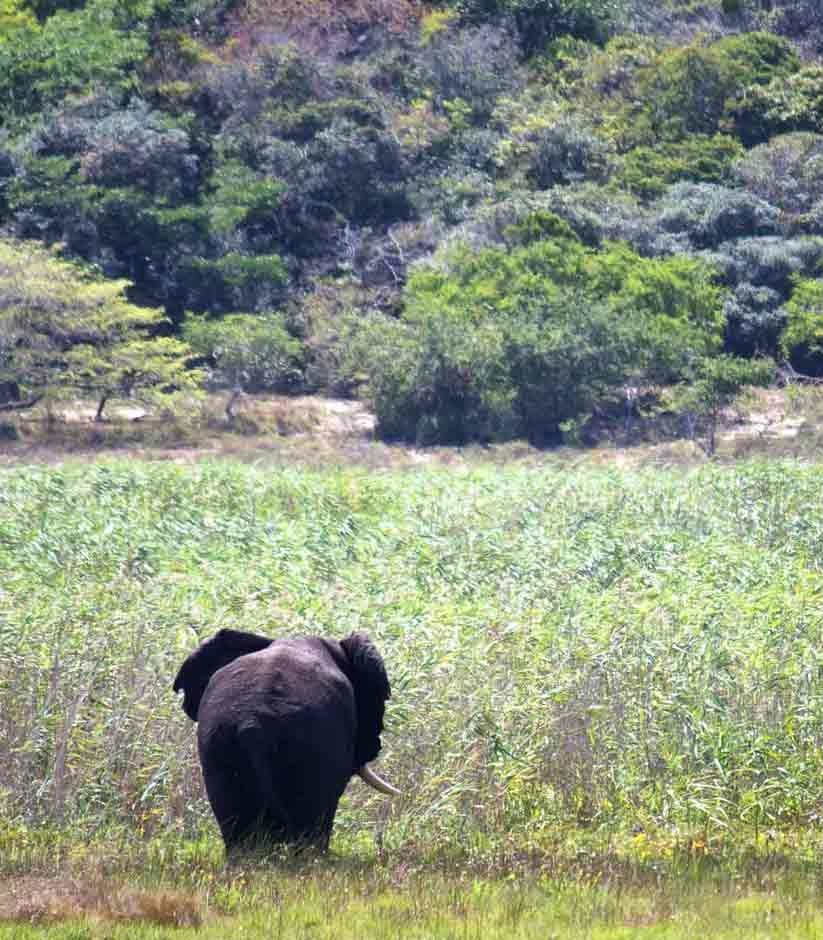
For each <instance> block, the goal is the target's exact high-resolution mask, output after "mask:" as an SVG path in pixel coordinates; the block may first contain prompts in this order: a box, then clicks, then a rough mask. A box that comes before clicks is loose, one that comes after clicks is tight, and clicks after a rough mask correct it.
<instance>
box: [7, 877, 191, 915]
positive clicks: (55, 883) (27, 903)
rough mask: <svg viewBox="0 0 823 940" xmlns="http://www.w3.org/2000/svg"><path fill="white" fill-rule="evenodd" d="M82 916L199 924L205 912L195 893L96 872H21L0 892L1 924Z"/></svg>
mask: <svg viewBox="0 0 823 940" xmlns="http://www.w3.org/2000/svg"><path fill="white" fill-rule="evenodd" d="M82 918H92V919H95V920H102V921H107V922H111V923H128V922H132V921H141V922H146V923H151V924H157V925H158V926H163V927H199V926H201V925H202V924H203V921H204V914H203V905H202V902H201V900H200V899H199V898H198V897H197V896H195V895H192V894H187V893H185V892H182V891H175V890H169V889H163V888H161V889H158V890H155V891H148V890H145V891H140V890H133V889H130V888H124V887H122V886H118V885H115V884H112V883H111V882H109V881H106V880H97V879H95V878H90V879H88V880H84V881H80V880H79V879H77V878H66V877H64V878H41V877H25V878H17V879H13V880H12V881H11V882H10V883H7V884H6V885H5V886H4V893H3V895H2V896H0V924H3V923H18V924H51V923H56V922H59V921H64V920H79V919H82Z"/></svg>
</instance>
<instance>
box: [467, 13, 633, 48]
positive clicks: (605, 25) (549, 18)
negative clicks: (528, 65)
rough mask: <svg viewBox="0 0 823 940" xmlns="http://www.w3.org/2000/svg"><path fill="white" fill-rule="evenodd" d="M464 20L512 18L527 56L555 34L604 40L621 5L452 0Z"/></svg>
mask: <svg viewBox="0 0 823 940" xmlns="http://www.w3.org/2000/svg"><path fill="white" fill-rule="evenodd" d="M452 5H453V6H454V7H455V8H456V9H457V10H458V11H459V12H460V15H461V17H462V19H463V20H465V21H466V22H470V23H477V22H485V21H487V20H489V19H494V18H498V17H507V16H509V17H512V18H513V19H514V21H515V23H516V25H517V29H518V32H519V34H520V41H521V44H522V46H523V50H524V52H525V53H526V54H527V55H532V54H534V53H536V52H540V51H542V50H543V49H544V48H545V47H546V45H547V43H549V42H550V41H551V40H552V39H555V38H556V37H558V36H563V35H571V36H575V37H578V38H581V39H590V40H594V41H597V42H601V41H604V40H605V39H606V37H607V36H608V33H609V30H610V28H611V25H612V21H613V19H614V17H615V14H616V13H617V12H618V11H619V10H620V9H621V7H622V4H621V3H618V2H615V0H452Z"/></svg>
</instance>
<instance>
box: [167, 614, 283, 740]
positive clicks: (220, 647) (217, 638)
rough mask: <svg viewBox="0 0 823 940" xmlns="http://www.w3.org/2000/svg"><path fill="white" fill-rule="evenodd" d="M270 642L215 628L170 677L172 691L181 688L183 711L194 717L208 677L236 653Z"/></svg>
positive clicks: (245, 652)
mask: <svg viewBox="0 0 823 940" xmlns="http://www.w3.org/2000/svg"><path fill="white" fill-rule="evenodd" d="M271 643H272V640H270V639H269V638H268V637H265V636H258V635H257V634H256V633H244V632H243V631H241V630H218V631H217V633H215V635H214V636H213V637H211V638H210V639H208V640H205V641H204V642H202V643H201V644H200V646H198V647H197V649H196V650H195V651H194V652H193V653H192V654H191V656H189V657H188V659H187V660H186V661H185V662H184V663H183V665H182V666H181V667H180V671H179V672H178V673H177V678H176V679H175V680H174V686H173V688H174V691H175V692H179V691H180V690H181V689H182V690H183V711H184V712H185V713H186V714H187V715H188V716H189V718H191V720H192V721H197V713H198V711H199V710H200V699H201V698H203V693H204V692H205V691H206V686H207V685H208V684H209V679H211V677H212V676H213V675H214V674H215V673H216V672H217V670H218V669H222V668H223V666H227V665H228V664H229V663H231V662H234V660H235V659H237V657H238V656H246V655H247V654H248V653H257V652H258V651H259V650H262V649H265V648H266V647H267V646H269V645H270V644H271Z"/></svg>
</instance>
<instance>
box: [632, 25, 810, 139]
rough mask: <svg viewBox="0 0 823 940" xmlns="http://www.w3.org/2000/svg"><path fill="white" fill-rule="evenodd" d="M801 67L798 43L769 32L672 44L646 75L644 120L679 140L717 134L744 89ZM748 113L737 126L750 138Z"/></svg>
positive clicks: (642, 89) (654, 129)
mask: <svg viewBox="0 0 823 940" xmlns="http://www.w3.org/2000/svg"><path fill="white" fill-rule="evenodd" d="M799 67H800V62H799V59H798V57H797V54H796V53H795V52H794V50H793V48H792V46H791V45H790V44H789V43H788V42H787V41H786V40H783V39H780V38H779V37H777V36H773V35H771V34H769V33H747V34H743V35H740V36H730V37H727V38H726V39H721V40H719V41H717V42H715V43H713V44H712V45H710V46H699V45H696V44H692V45H690V46H685V47H681V48H675V49H672V50H670V51H667V52H664V53H662V54H661V55H660V57H659V58H658V60H657V61H656V63H655V64H654V66H653V67H652V68H650V69H648V70H647V72H646V73H645V74H644V75H643V76H642V78H641V80H640V93H641V100H642V101H643V116H644V120H646V121H647V122H648V124H649V127H650V129H651V130H652V132H653V133H655V134H660V135H663V136H664V137H666V138H670V139H674V140H678V139H682V138H684V137H686V136H687V135H689V134H707V135H712V134H716V133H717V132H718V131H719V130H721V129H722V125H723V121H724V118H726V117H727V116H729V114H730V112H729V109H730V107H731V102H733V101H734V100H735V99H736V98H737V96H738V95H745V91H746V90H747V89H748V88H749V87H751V86H756V85H765V84H767V83H768V82H769V81H770V80H771V79H772V78H774V77H776V76H779V75H787V74H791V73H792V72H794V71H796V70H797V69H798V68H799ZM744 117H745V115H738V122H737V124H735V125H734V126H735V130H736V132H737V133H738V134H740V135H742V136H743V137H744V138H745V139H749V138H750V136H751V135H752V134H753V133H754V130H753V129H752V128H749V127H748V125H747V124H746V122H745V120H744Z"/></svg>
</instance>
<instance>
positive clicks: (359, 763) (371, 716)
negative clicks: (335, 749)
mask: <svg viewBox="0 0 823 940" xmlns="http://www.w3.org/2000/svg"><path fill="white" fill-rule="evenodd" d="M340 646H341V647H342V648H343V652H344V653H345V654H346V656H347V658H348V661H349V665H350V667H351V682H352V685H353V686H354V695H355V700H356V702H357V739H356V741H355V743H354V756H355V765H356V768H357V770H358V772H360V771H361V769H362V768H363V767H365V766H366V764H368V762H369V761H372V760H374V759H375V757H377V754H378V752H379V751H380V733H381V732H382V730H383V715H384V713H385V710H386V699H388V698H391V686H390V685H389V677H388V676H387V675H386V667H385V666H384V665H383V659H382V658H381V656H380V653H378V652H377V647H376V646H375V645H374V644H373V643H372V641H371V640H370V639H369V638H368V636H367V635H366V634H365V633H352V634H350V635H349V636H347V637H346V638H345V639H344V640H341V641H340Z"/></svg>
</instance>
